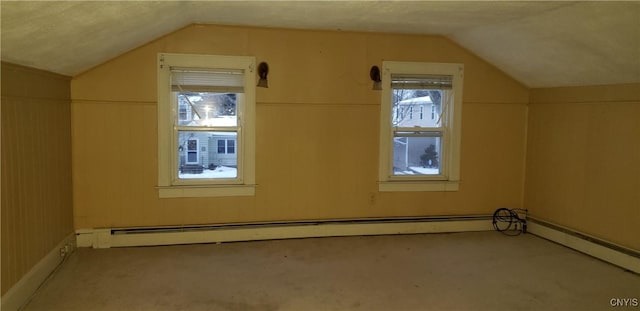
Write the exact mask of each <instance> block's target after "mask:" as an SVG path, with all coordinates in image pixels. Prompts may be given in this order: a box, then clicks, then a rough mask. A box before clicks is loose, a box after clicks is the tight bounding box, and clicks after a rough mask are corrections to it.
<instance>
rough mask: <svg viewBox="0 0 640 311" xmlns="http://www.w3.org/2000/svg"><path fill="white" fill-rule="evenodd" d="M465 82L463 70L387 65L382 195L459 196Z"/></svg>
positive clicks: (459, 67)
mask: <svg viewBox="0 0 640 311" xmlns="http://www.w3.org/2000/svg"><path fill="white" fill-rule="evenodd" d="M462 80H463V65H461V64H444V63H416V62H390V61H386V62H383V68H382V101H381V109H382V111H381V114H380V116H381V117H380V167H379V179H380V183H379V190H380V191H457V190H458V181H459V179H460V178H459V177H460V170H459V166H460V128H461V126H460V122H461V117H462ZM414 107H418V108H416V109H419V110H420V118H413V111H414ZM425 109H430V111H431V118H422V112H423V111H424V110H425Z"/></svg>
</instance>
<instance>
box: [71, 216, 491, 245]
mask: <svg viewBox="0 0 640 311" xmlns="http://www.w3.org/2000/svg"><path fill="white" fill-rule="evenodd" d="M489 230H492V224H491V216H490V215H471V216H437V217H392V218H357V219H336V220H311V221H279V222H253V223H229V224H209V225H189V226H163V227H138V228H109V229H81V230H78V231H76V236H77V243H78V246H79V247H94V248H109V247H127V246H152V245H175V244H195V243H219V242H234V241H254V240H273V239H290V238H311V237H330V236H355V235H385V234H417V233H445V232H468V231H489Z"/></svg>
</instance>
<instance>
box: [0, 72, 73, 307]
mask: <svg viewBox="0 0 640 311" xmlns="http://www.w3.org/2000/svg"><path fill="white" fill-rule="evenodd" d="M69 83H70V82H69V78H68V77H64V76H60V75H55V74H51V73H48V72H44V71H40V70H35V69H31V68H26V67H21V66H15V65H12V64H7V63H2V109H1V117H2V149H1V153H2V172H1V180H2V185H1V189H2V200H1V202H2V209H1V210H2V245H1V247H2V267H1V268H2V271H1V272H2V277H1V293H2V295H4V294H5V293H6V292H7V291H8V290H9V289H10V288H11V287H12V286H13V285H14V284H15V283H16V282H18V281H19V280H20V278H21V277H22V276H23V275H24V274H26V273H27V272H28V271H29V270H30V269H31V268H32V267H33V266H34V265H35V264H37V263H38V262H39V261H40V260H41V259H42V258H43V257H44V256H45V255H46V254H47V253H49V252H50V251H51V250H52V248H53V247H55V246H56V245H57V244H58V243H59V242H60V241H61V240H62V239H63V238H64V237H66V236H67V235H69V234H70V233H71V232H73V215H72V203H71V130H70V127H71V122H70V120H71V116H70V99H69V98H70V96H69V93H70V85H69Z"/></svg>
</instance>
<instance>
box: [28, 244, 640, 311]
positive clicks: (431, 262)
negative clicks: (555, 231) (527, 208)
mask: <svg viewBox="0 0 640 311" xmlns="http://www.w3.org/2000/svg"><path fill="white" fill-rule="evenodd" d="M615 298H640V276H638V275H637V274H633V273H631V272H628V271H624V270H623V269H621V268H618V267H616V266H613V265H610V264H608V263H605V262H602V261H600V260H597V259H594V258H592V257H589V256H586V255H584V254H581V253H578V252H576V251H573V250H571V249H568V248H565V247H563V246H560V245H557V244H555V243H552V242H549V241H547V240H544V239H541V238H538V237H536V236H533V235H530V234H526V235H521V236H517V237H507V236H504V235H501V234H500V233H497V232H477V233H455V234H419V235H396V236H366V237H337V238H313V239H294V240H275V241H256V242H236V243H223V244H200V245H181V246H160V247H132V248H112V249H86V248H84V249H79V250H77V251H76V252H75V253H73V254H72V255H71V256H70V257H69V258H68V260H67V261H66V262H65V263H64V264H63V265H62V266H61V267H60V268H59V270H58V271H56V272H55V274H54V275H53V276H52V277H51V278H50V279H49V280H48V281H47V282H46V283H45V284H44V285H43V286H42V287H41V288H40V290H39V291H38V292H37V294H36V295H35V296H34V298H33V299H32V300H31V302H30V303H29V304H28V305H27V306H26V308H25V310H27V311H35V310H243V311H244V310H264V311H269V310H610V309H612V307H611V305H610V303H611V299H615ZM613 309H626V308H613ZM634 309H637V308H634Z"/></svg>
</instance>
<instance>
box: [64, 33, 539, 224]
mask: <svg viewBox="0 0 640 311" xmlns="http://www.w3.org/2000/svg"><path fill="white" fill-rule="evenodd" d="M159 52H168V53H192V54H214V55H253V56H255V57H256V59H257V61H258V62H260V61H267V62H268V63H269V67H270V72H269V82H270V85H269V88H268V89H264V88H259V89H258V90H256V99H257V108H256V128H257V132H256V181H257V184H258V185H257V187H256V195H255V196H254V197H216V198H177V199H159V198H158V193H157V190H156V185H157V167H158V163H157V140H158V137H157V114H156V97H157V93H156V92H157V91H156V83H157V80H156V72H157V69H156V60H157V53H159ZM383 60H396V61H423V62H447V63H463V64H464V66H465V77H464V99H463V100H464V103H463V106H464V107H463V112H462V114H463V116H462V160H461V161H462V162H461V178H462V181H461V184H460V191H457V192H448V193H445V192H402V193H401V192H379V191H378V184H377V179H378V178H377V176H378V175H377V170H378V142H379V139H378V135H379V124H380V120H379V116H380V100H381V94H380V91H374V90H372V89H371V87H372V82H371V80H370V78H369V69H370V68H371V66H372V65H378V66H381V65H382V61H383ZM71 84H72V85H71V88H72V137H73V138H72V139H73V174H74V175H73V189H74V191H73V193H74V194H73V195H74V217H75V226H76V228H77V229H83V228H101V227H102V228H104V227H106V228H109V227H131V226H161V225H189V224H203V223H229V222H252V221H276V220H309V219H335V218H351V217H356V218H357V217H394V216H429V215H469V214H491V213H493V211H494V210H495V209H496V208H498V207H518V206H521V204H522V199H523V193H522V191H523V183H524V159H525V136H526V134H525V133H526V110H527V107H526V105H527V103H528V101H529V91H528V89H527V88H526V87H524V86H522V85H521V84H519V83H518V82H517V81H515V80H513V79H512V78H510V77H509V76H507V75H505V74H504V73H503V72H501V71H500V70H498V69H496V68H495V67H494V66H492V65H491V64H488V63H487V62H485V61H483V60H482V59H480V58H478V57H477V56H475V55H473V54H472V53H470V52H469V51H467V50H465V49H464V48H461V47H460V46H458V45H456V44H455V43H453V42H452V41H450V40H448V39H446V38H443V37H439V36H423V35H399V34H381V33H358V32H343V31H309V30H292V29H272V28H253V27H233V26H218V25H191V26H188V27H185V28H184V29H181V30H178V31H176V32H174V33H171V34H169V35H167V36H165V37H162V38H159V39H157V40H155V41H153V42H151V43H149V44H147V45H144V46H142V47H140V48H137V49H135V50H133V51H131V52H129V53H125V54H123V55H120V56H118V57H117V58H114V59H113V60H111V61H109V62H106V63H104V64H102V65H100V66H97V67H95V68H93V69H91V70H89V71H87V72H85V73H84V74H81V75H79V76H76V77H74V78H73V81H72V83H71Z"/></svg>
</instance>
